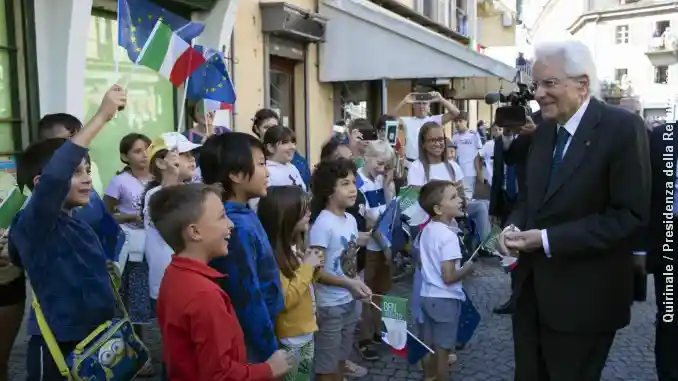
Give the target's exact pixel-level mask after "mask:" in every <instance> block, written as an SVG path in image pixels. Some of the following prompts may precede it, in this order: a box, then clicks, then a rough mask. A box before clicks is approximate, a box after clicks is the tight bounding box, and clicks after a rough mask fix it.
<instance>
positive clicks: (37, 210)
mask: <svg viewBox="0 0 678 381" xmlns="http://www.w3.org/2000/svg"><path fill="white" fill-rule="evenodd" d="M125 102H126V96H125V93H124V91H123V90H122V88H121V87H119V86H117V85H115V86H113V87H112V88H111V89H110V90H108V91H107V92H106V94H105V95H104V99H103V101H102V102H101V106H100V107H99V111H97V113H96V115H95V116H94V118H92V120H91V121H90V122H89V123H87V126H85V128H83V129H82V130H81V131H80V132H78V133H77V134H76V135H75V136H74V137H73V139H72V140H71V141H70V142H68V141H67V142H66V143H64V144H63V145H62V146H61V147H60V148H59V149H57V150H56V151H55V152H54V154H53V155H52V157H51V158H50V159H49V161H48V162H47V164H46V165H45V167H44V168H43V169H42V171H41V173H40V177H39V180H38V181H37V183H36V184H35V188H34V189H33V193H32V195H31V199H30V201H29V202H28V205H26V208H25V209H24V210H23V212H22V214H21V217H20V218H19V219H18V221H17V223H16V226H15V229H16V230H17V232H18V233H20V234H21V233H24V234H25V235H26V237H30V240H29V241H26V240H22V239H18V240H17V244H19V245H21V242H22V241H23V242H43V241H42V239H43V237H44V234H46V233H48V232H50V231H52V229H53V228H54V226H55V224H56V223H57V220H58V218H59V214H60V213H61V210H62V209H63V207H64V201H65V200H66V198H67V196H68V193H69V191H70V190H71V178H72V177H73V174H74V173H75V171H76V170H77V169H78V167H79V166H80V164H82V160H83V159H84V158H85V157H86V156H87V146H89V143H90V142H91V141H92V139H94V137H95V136H96V135H97V134H98V133H99V131H101V129H102V128H103V126H104V125H105V124H106V122H108V121H109V120H111V119H112V118H113V116H115V113H116V112H117V111H118V108H119V107H124V106H125ZM31 180H32V179H31Z"/></svg>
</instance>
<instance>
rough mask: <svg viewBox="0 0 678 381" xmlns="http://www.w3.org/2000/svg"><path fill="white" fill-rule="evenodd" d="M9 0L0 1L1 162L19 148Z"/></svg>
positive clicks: (15, 53)
mask: <svg viewBox="0 0 678 381" xmlns="http://www.w3.org/2000/svg"><path fill="white" fill-rule="evenodd" d="M13 4H14V2H13V1H12V0H0V162H5V161H8V160H10V158H9V157H8V156H9V155H12V154H13V153H15V152H16V151H18V150H20V149H21V141H20V138H21V123H22V120H21V114H20V110H19V107H18V106H19V104H18V100H19V90H18V89H19V84H18V80H19V77H18V76H17V69H16V68H17V64H18V62H17V60H18V58H19V57H18V55H17V51H18V49H17V41H16V39H15V34H16V31H15V30H14V25H15V23H14V20H13V17H12V16H13Z"/></svg>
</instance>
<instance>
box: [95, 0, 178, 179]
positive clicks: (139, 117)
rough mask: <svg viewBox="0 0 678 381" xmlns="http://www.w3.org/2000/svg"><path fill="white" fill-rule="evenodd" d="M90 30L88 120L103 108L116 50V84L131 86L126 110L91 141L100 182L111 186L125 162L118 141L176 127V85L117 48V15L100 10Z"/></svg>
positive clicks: (114, 77) (155, 133)
mask: <svg viewBox="0 0 678 381" xmlns="http://www.w3.org/2000/svg"><path fill="white" fill-rule="evenodd" d="M91 17H92V19H91V20H90V30H89V33H88V34H87V42H86V43H87V67H86V72H85V115H86V116H85V119H86V120H87V119H89V118H91V117H92V116H93V115H94V113H95V112H96V111H97V108H98V107H99V103H100V102H101V98H102V96H103V94H104V93H105V91H106V90H107V89H108V88H109V87H110V86H111V85H112V84H113V83H114V82H116V68H115V58H116V49H117V50H118V51H117V58H118V60H119V64H118V73H117V82H118V83H119V84H120V85H122V86H123V87H126V88H127V96H128V100H127V108H126V109H125V110H124V111H122V112H121V113H119V114H118V116H117V117H116V118H115V119H114V120H113V121H111V123H110V125H109V126H107V127H106V128H105V129H104V130H103V131H101V133H100V134H99V135H98V136H97V137H96V139H95V140H94V141H93V142H92V144H91V147H90V155H91V157H92V159H93V161H94V162H95V163H96V166H97V167H98V172H99V176H100V177H101V185H103V188H104V189H105V187H106V186H107V185H108V182H109V181H110V179H111V178H112V177H113V176H115V174H116V172H117V171H119V170H120V169H121V168H122V166H123V164H122V163H121V162H120V159H119V157H120V155H119V153H118V144H119V142H120V139H121V138H122V137H123V136H125V135H127V134H129V133H130V132H137V133H141V134H144V135H146V136H148V137H149V138H151V139H154V138H156V137H158V136H159V135H160V134H161V133H163V132H169V131H174V130H175V128H176V125H175V94H176V92H175V88H174V86H172V84H171V83H170V82H169V81H167V80H166V79H165V78H163V77H161V76H160V75H158V73H156V72H154V71H153V70H151V69H148V68H146V67H142V66H137V65H134V64H133V62H132V61H130V59H129V58H128V57H127V52H126V51H125V50H124V49H123V48H121V47H119V46H117V33H118V28H117V21H116V19H115V14H113V13H108V12H99V11H96V12H94V14H92V16H91Z"/></svg>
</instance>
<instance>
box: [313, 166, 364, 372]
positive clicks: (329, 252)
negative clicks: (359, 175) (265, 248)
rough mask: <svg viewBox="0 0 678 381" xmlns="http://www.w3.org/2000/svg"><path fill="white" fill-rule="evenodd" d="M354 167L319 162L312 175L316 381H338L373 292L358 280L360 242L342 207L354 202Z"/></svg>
mask: <svg viewBox="0 0 678 381" xmlns="http://www.w3.org/2000/svg"><path fill="white" fill-rule="evenodd" d="M355 175H356V169H355V164H353V162H352V161H351V160H349V159H343V158H340V159H335V160H328V161H322V162H320V164H318V166H317V167H316V169H315V172H313V175H312V176H311V188H312V189H313V199H312V201H311V203H312V204H311V215H312V216H315V215H317V217H315V220H314V221H313V224H312V225H311V230H310V231H309V237H308V245H309V247H312V248H317V249H321V250H322V251H323V253H324V255H325V265H324V267H323V268H322V269H321V270H320V271H319V272H318V282H317V283H316V288H315V296H316V303H317V307H318V309H317V318H318V319H317V322H318V331H317V332H316V333H315V357H314V361H315V363H314V366H315V374H316V377H315V379H316V380H317V381H335V380H342V379H343V377H344V374H345V373H346V372H347V371H348V370H349V369H347V367H346V364H347V360H348V359H349V356H350V354H351V351H352V347H353V336H354V334H355V327H356V324H357V323H358V320H359V318H360V311H359V308H358V303H360V301H361V300H368V299H369V298H370V297H371V296H372V291H371V290H370V289H369V288H368V287H367V286H366V285H365V284H364V283H363V282H362V281H361V280H360V279H359V278H358V269H357V253H358V245H359V243H360V244H365V243H366V240H365V239H364V236H361V235H360V234H359V233H358V225H357V224H356V220H355V218H354V217H353V216H352V215H350V214H349V213H346V209H347V208H350V207H351V206H353V204H355V201H356V198H357V193H358V191H357V189H356V185H355Z"/></svg>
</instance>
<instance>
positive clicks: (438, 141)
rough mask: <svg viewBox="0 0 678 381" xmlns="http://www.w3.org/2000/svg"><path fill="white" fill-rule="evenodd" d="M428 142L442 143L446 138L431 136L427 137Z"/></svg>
mask: <svg viewBox="0 0 678 381" xmlns="http://www.w3.org/2000/svg"><path fill="white" fill-rule="evenodd" d="M426 142H427V143H433V144H436V143H437V144H440V143H445V138H444V137H443V138H430V139H426Z"/></svg>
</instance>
